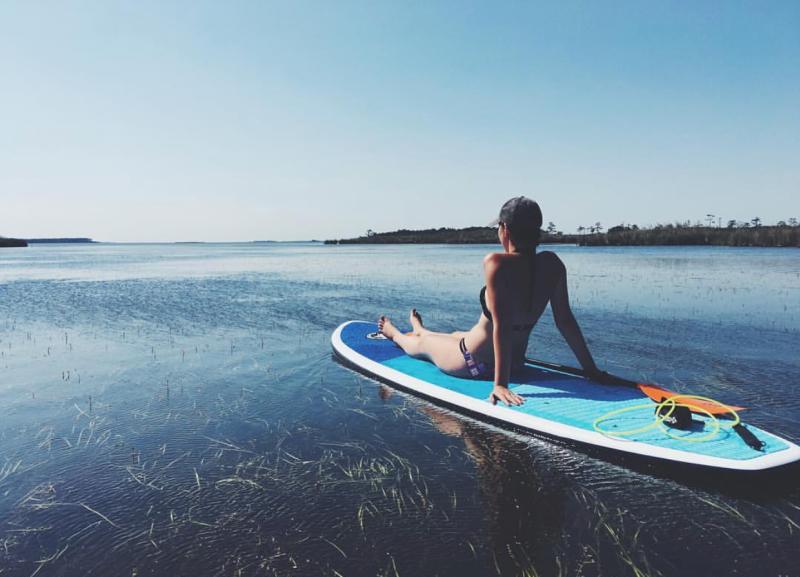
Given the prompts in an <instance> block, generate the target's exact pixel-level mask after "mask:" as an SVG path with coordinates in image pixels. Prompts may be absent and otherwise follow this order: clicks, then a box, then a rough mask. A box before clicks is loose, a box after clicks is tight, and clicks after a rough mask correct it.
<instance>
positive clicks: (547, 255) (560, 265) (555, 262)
mask: <svg viewBox="0 0 800 577" xmlns="http://www.w3.org/2000/svg"><path fill="white" fill-rule="evenodd" d="M536 265H537V266H539V267H544V268H547V269H550V270H552V271H553V272H556V273H560V272H562V271H564V270H566V267H565V266H564V262H563V261H562V260H561V258H559V256H558V255H557V254H556V253H554V252H553V251H551V250H543V251H541V252H538V253H536Z"/></svg>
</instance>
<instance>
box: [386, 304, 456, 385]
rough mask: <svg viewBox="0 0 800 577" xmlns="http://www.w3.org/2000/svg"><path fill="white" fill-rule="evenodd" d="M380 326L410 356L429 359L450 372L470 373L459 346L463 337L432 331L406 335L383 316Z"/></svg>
mask: <svg viewBox="0 0 800 577" xmlns="http://www.w3.org/2000/svg"><path fill="white" fill-rule="evenodd" d="M379 327H380V330H381V332H382V333H383V334H384V335H386V337H388V338H390V339H392V340H393V341H394V342H395V343H396V344H397V345H398V346H399V347H400V348H401V349H403V350H404V351H405V352H406V354H408V355H409V356H412V357H415V358H422V359H426V360H429V361H431V362H433V364H435V365H436V366H437V367H439V368H440V369H441V370H442V371H444V372H446V373H449V374H453V375H463V374H468V370H467V367H466V362H465V361H464V355H462V354H461V350H460V349H459V348H458V341H459V340H460V338H461V337H455V336H453V335H451V334H444V333H434V332H431V331H426V332H424V333H422V334H421V335H416V334H410V335H406V334H403V333H401V332H400V331H399V330H397V327H395V326H394V325H393V324H392V322H391V321H390V320H389V319H388V318H386V317H381V320H380V322H379Z"/></svg>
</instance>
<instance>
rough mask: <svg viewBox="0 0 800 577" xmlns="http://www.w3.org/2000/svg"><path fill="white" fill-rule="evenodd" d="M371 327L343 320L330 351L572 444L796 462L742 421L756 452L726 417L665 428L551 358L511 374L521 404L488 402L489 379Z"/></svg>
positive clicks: (793, 453) (642, 398)
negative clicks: (440, 364) (417, 352)
mask: <svg viewBox="0 0 800 577" xmlns="http://www.w3.org/2000/svg"><path fill="white" fill-rule="evenodd" d="M377 331H378V327H377V325H376V324H375V323H372V322H365V321H348V322H345V323H343V324H342V325H340V326H339V327H338V328H337V329H336V330H335V331H334V332H333V335H332V336H331V344H332V346H333V350H334V352H335V353H336V354H337V355H338V356H339V357H340V358H341V359H343V360H344V361H345V362H346V363H347V364H349V365H350V366H352V367H353V368H355V369H357V370H358V371H360V372H362V373H364V374H366V375H369V376H371V377H374V378H376V379H378V380H381V381H383V382H386V383H388V384H390V385H393V386H396V387H399V388H402V389H406V390H408V391H411V392H413V393H415V394H417V395H420V396H423V397H428V398H430V399H432V400H434V401H436V402H438V403H440V404H444V405H446V406H448V407H449V408H452V409H454V410H456V411H462V412H465V413H468V414H469V415H470V416H473V417H477V418H485V419H486V420H490V421H492V422H494V423H499V424H500V425H507V426H510V427H513V428H516V429H524V430H527V431H532V432H534V433H539V434H542V435H545V436H549V437H556V438H559V439H563V440H566V441H570V442H575V443H579V444H581V443H583V444H588V445H593V446H597V447H603V448H606V449H612V450H615V451H620V452H623V453H630V454H635V455H642V456H646V457H649V458H655V459H661V460H665V461H673V462H680V463H686V464H691V465H700V466H704V467H712V468H717V469H727V470H738V471H759V470H766V469H773V468H775V467H780V466H783V465H786V464H789V463H792V462H795V461H798V460H800V447H799V446H797V445H796V444H794V443H792V442H790V441H788V440H786V439H783V438H781V437H778V436H776V435H773V434H771V433H768V432H767V431H764V430H762V429H759V428H757V427H755V426H752V425H748V424H744V427H745V428H746V429H747V431H749V432H750V433H752V435H754V436H755V438H757V439H758V440H759V441H760V442H761V443H763V446H762V447H761V449H760V450H756V449H754V448H752V447H751V446H749V445H748V444H747V443H746V442H745V440H744V439H743V438H742V436H741V435H739V434H737V433H736V432H735V431H734V430H733V429H732V427H731V422H730V421H729V420H726V419H722V418H719V419H717V418H714V417H712V416H710V415H708V414H703V413H702V411H700V412H699V414H698V413H695V414H692V423H691V427H690V428H689V429H686V430H684V429H675V428H670V427H668V426H667V425H666V424H664V423H663V422H661V423H659V422H658V419H656V417H655V415H654V412H655V408H656V406H657V405H656V403H654V402H653V401H652V400H650V398H649V397H648V396H647V395H646V394H645V392H643V391H642V390H641V389H640V388H638V387H628V386H617V385H604V384H600V383H597V382H594V381H592V380H590V379H588V378H586V377H584V376H582V375H580V374H577V373H576V371H574V370H569V369H567V370H561V369H559V368H558V366H557V365H552V364H550V363H539V362H537V361H532V360H529V361H527V362H526V363H525V366H524V367H522V368H520V369H518V370H516V371H515V372H514V373H513V374H512V378H511V383H510V384H509V387H510V388H511V389H512V390H513V391H514V392H515V393H516V394H518V395H520V396H521V397H523V398H524V399H525V403H524V404H523V405H521V406H515V407H507V406H505V405H502V404H500V403H498V404H497V405H492V404H491V403H490V402H488V401H487V400H486V399H487V398H488V396H489V394H490V393H491V390H492V386H493V384H492V381H489V380H476V379H466V378H459V377H453V376H450V375H447V374H445V373H443V372H442V371H440V370H439V369H438V368H437V367H436V366H435V365H434V364H433V363H430V362H428V361H425V360H421V359H415V358H413V357H410V356H408V355H407V354H405V353H404V352H403V350H402V349H401V348H400V347H398V346H397V345H395V344H394V343H393V342H392V341H391V340H389V339H386V338H385V337H383V335H380V334H379V333H378V332H377ZM686 402H688V403H691V400H689V401H686ZM636 407H638V408H636Z"/></svg>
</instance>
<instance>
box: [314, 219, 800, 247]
mask: <svg viewBox="0 0 800 577" xmlns="http://www.w3.org/2000/svg"><path fill="white" fill-rule="evenodd" d="M541 242H542V244H578V245H582V246H659V245H661V246H679V245H687V246H688V245H700V246H764V247H767V246H788V247H800V225H798V221H797V219H796V218H790V219H789V220H788V221H783V220H781V221H779V222H778V223H776V224H774V225H766V226H765V225H762V224H761V219H760V218H758V217H756V218H754V219H752V220H751V221H749V222H737V221H735V220H731V221H728V223H727V226H724V227H723V226H722V225H721V223H720V224H718V225H717V226H714V225H713V223H711V222H709V223H707V224H705V225H704V224H701V223H700V222H697V223H695V224H692V223H691V222H689V221H686V222H677V223H674V224H673V223H669V224H657V225H655V226H653V227H639V226H638V225H635V224H632V225H626V224H620V225H618V226H614V227H611V228H609V229H608V230H607V231H604V230H603V226H602V224H601V223H599V222H597V223H595V224H594V225H591V226H588V227H584V226H579V227H578V229H577V234H565V233H563V232H561V231H558V230H556V226H555V224H553V223H552V222H550V223H548V226H547V229H546V230H542V241H541ZM495 243H497V230H496V229H495V228H494V227H488V226H472V227H468V228H444V227H443V228H429V229H424V230H407V229H401V230H396V231H392V232H373V231H372V230H368V231H367V232H366V234H364V235H362V236H359V237H356V238H345V239H338V240H326V241H325V244H495Z"/></svg>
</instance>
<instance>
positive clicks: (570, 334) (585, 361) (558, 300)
mask: <svg viewBox="0 0 800 577" xmlns="http://www.w3.org/2000/svg"><path fill="white" fill-rule="evenodd" d="M559 273H560V274H559ZM556 274H559V279H558V282H557V283H556V286H555V290H554V291H553V296H552V297H551V298H550V308H552V309H553V320H555V323H556V327H557V328H558V330H559V332H560V333H561V336H563V337H564V340H565V341H567V344H568V345H569V348H571V349H572V352H573V353H574V354H575V358H577V359H578V362H579V363H580V364H581V367H582V368H583V370H584V371H585V372H586V373H587V375H588V376H599V375H601V373H600V371H599V370H598V368H597V365H596V364H595V362H594V359H593V358H592V354H591V353H590V352H589V347H587V346H586V341H585V340H584V338H583V333H582V332H581V328H580V326H578V321H577V320H575V315H573V314H572V309H571V308H570V306H569V294H568V292H567V269H566V267H565V266H564V263H562V262H561V260H558V269H557V272H556Z"/></svg>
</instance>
